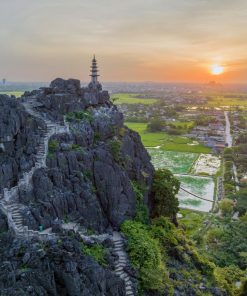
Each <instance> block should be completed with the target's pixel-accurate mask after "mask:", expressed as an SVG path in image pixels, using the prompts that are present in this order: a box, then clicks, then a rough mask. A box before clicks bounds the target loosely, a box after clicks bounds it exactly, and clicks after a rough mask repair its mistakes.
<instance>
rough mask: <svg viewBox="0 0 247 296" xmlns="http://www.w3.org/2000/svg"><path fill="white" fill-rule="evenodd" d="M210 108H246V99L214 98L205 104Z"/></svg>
mask: <svg viewBox="0 0 247 296" xmlns="http://www.w3.org/2000/svg"><path fill="white" fill-rule="evenodd" d="M207 105H208V106H210V107H221V106H247V99H246V98H245V99H244V98H242V99H241V98H236V97H234V95H233V97H232V98H228V97H227V98H226V97H224V96H215V97H213V98H212V99H210V100H208V103H207Z"/></svg>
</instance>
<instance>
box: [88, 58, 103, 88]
mask: <svg viewBox="0 0 247 296" xmlns="http://www.w3.org/2000/svg"><path fill="white" fill-rule="evenodd" d="M98 72H99V70H98V66H97V60H96V58H95V55H94V56H93V59H92V66H91V74H90V75H89V76H91V82H90V83H89V85H88V87H89V88H91V89H99V90H101V89H102V86H101V84H100V83H99V82H98V77H99V76H100V75H99V74H98Z"/></svg>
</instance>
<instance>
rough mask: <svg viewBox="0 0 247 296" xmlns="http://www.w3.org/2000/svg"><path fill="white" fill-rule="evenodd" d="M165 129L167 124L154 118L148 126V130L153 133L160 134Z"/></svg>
mask: <svg viewBox="0 0 247 296" xmlns="http://www.w3.org/2000/svg"><path fill="white" fill-rule="evenodd" d="M164 127H165V123H164V122H163V121H161V120H160V119H158V118H154V119H153V120H151V121H150V123H149V124H148V125H147V130H148V131H150V132H152V133H153V132H159V131H162V130H163V128H164Z"/></svg>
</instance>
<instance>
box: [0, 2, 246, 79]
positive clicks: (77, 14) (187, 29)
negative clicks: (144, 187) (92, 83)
mask: <svg viewBox="0 0 247 296" xmlns="http://www.w3.org/2000/svg"><path fill="white" fill-rule="evenodd" d="M0 40H1V50H0V53H1V54H0V77H6V78H7V79H8V80H11V81H50V80H51V79H53V78H55V77H58V76H59V77H63V78H69V77H74V78H79V79H81V80H82V81H87V80H88V79H89V77H88V74H89V73H88V72H89V65H90V60H91V58H92V55H93V53H95V54H96V57H97V59H98V61H99V66H100V70H101V80H103V81H160V82H163V81H164V82H170V81H188V82H208V81H209V80H216V81H219V82H246V81H247V1H246V0H234V1H233V0H125V1H119V0H90V1H89V0H42V1H35V0H0ZM213 65H217V67H221V68H223V70H224V71H223V73H222V74H220V75H212V72H215V73H218V72H219V71H218V72H217V69H219V68H217V67H216V70H215V71H212V67H213ZM220 72H221V71H220Z"/></svg>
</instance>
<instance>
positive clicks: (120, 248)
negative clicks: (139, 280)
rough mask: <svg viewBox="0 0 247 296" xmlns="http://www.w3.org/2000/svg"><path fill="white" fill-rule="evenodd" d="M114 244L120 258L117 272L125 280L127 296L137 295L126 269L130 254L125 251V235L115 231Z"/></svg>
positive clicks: (116, 263) (116, 262) (117, 262)
mask: <svg viewBox="0 0 247 296" xmlns="http://www.w3.org/2000/svg"><path fill="white" fill-rule="evenodd" d="M112 240H113V245H114V252H115V254H116V255H117V256H118V260H117V261H115V273H116V275H118V276H119V277H120V278H121V279H123V280H124V282H125V292H126V296H135V293H134V289H133V284H132V282H131V279H130V277H129V275H128V274H127V273H126V271H125V270H124V269H125V267H127V265H128V263H129V259H128V256H127V254H126V252H125V251H124V240H123V237H122V236H121V234H120V233H119V232H116V231H115V232H114V233H113V238H112Z"/></svg>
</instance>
